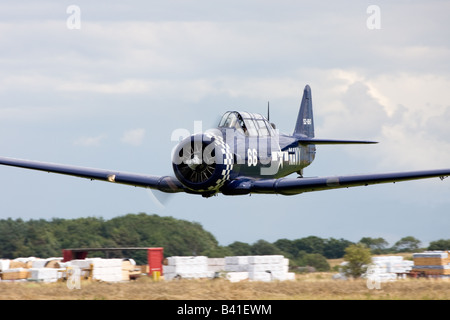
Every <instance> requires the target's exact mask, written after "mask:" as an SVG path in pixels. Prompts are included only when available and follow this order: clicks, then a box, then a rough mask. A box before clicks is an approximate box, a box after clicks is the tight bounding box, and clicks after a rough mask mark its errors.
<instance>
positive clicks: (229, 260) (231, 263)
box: [225, 255, 295, 282]
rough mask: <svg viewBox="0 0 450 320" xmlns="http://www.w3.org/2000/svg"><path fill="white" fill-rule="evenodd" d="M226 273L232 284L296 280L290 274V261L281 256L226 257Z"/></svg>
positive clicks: (292, 274) (293, 275)
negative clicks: (245, 281)
mask: <svg viewBox="0 0 450 320" xmlns="http://www.w3.org/2000/svg"><path fill="white" fill-rule="evenodd" d="M225 272H227V274H226V277H227V279H228V280H230V281H231V282H238V281H241V280H246V279H249V280H251V281H273V280H278V281H285V280H294V279H295V274H294V273H292V272H289V259H286V258H284V257H283V256H281V255H261V256H235V257H225Z"/></svg>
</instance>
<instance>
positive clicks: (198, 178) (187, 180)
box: [172, 133, 233, 196]
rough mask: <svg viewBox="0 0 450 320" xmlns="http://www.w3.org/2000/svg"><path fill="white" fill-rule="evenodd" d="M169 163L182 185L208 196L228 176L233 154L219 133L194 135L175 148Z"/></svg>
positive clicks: (216, 189) (219, 186)
mask: <svg viewBox="0 0 450 320" xmlns="http://www.w3.org/2000/svg"><path fill="white" fill-rule="evenodd" d="M172 166H173V171H174V173H175V176H176V177H177V179H178V180H180V182H181V183H182V184H183V185H184V186H186V187H187V188H188V189H190V190H191V191H194V192H196V193H201V194H203V195H204V196H209V195H213V194H214V193H216V192H217V191H219V189H220V188H221V187H222V186H223V185H224V183H225V182H226V181H227V180H229V179H230V174H231V171H232V170H233V153H232V152H231V150H230V147H229V146H228V145H227V143H226V142H225V141H224V140H223V138H222V137H221V136H220V135H214V134H209V133H205V134H194V135H192V136H190V137H187V138H185V139H184V140H182V141H181V142H180V143H179V144H178V146H177V147H176V148H175V150H174V153H173V157H172Z"/></svg>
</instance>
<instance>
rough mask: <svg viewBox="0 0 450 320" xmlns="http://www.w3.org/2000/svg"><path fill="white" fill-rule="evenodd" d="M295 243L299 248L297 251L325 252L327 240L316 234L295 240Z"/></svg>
mask: <svg viewBox="0 0 450 320" xmlns="http://www.w3.org/2000/svg"><path fill="white" fill-rule="evenodd" d="M294 245H295V247H296V248H297V251H306V252H307V253H320V254H323V250H324V247H325V240H324V239H321V238H319V237H316V236H309V237H306V238H301V239H297V240H294Z"/></svg>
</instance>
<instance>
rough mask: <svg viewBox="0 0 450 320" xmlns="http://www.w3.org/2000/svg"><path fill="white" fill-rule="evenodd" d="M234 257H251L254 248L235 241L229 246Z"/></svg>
mask: <svg viewBox="0 0 450 320" xmlns="http://www.w3.org/2000/svg"><path fill="white" fill-rule="evenodd" d="M228 248H229V249H230V251H231V252H232V254H231V255H233V256H250V255H251V254H252V246H251V245H249V244H248V243H245V242H240V241H235V242H233V243H231V244H229V245H228Z"/></svg>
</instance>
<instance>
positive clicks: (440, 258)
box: [413, 251, 450, 276]
mask: <svg viewBox="0 0 450 320" xmlns="http://www.w3.org/2000/svg"><path fill="white" fill-rule="evenodd" d="M413 259H414V267H413V271H416V272H423V273H425V275H430V276H447V275H450V257H449V251H425V252H422V253H414V254H413Z"/></svg>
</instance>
